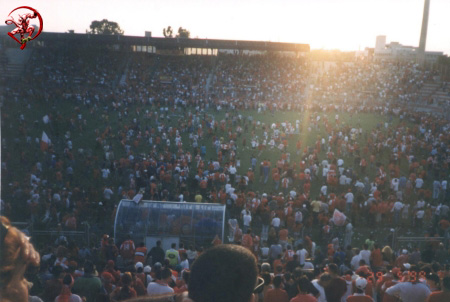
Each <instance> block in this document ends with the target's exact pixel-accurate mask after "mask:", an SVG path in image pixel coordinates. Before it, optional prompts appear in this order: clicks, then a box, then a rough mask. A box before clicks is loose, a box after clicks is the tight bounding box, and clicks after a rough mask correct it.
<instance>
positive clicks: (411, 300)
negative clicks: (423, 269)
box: [385, 282, 431, 302]
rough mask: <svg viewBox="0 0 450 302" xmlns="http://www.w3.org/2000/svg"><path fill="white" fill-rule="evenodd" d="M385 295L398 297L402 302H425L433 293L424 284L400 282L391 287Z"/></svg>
mask: <svg viewBox="0 0 450 302" xmlns="http://www.w3.org/2000/svg"><path fill="white" fill-rule="evenodd" d="M385 294H387V295H390V296H394V297H398V298H400V299H401V301H408V302H425V301H426V300H427V298H428V296H429V295H430V294H431V291H430V289H429V288H428V286H427V285H426V284H424V283H422V282H414V283H413V282H400V283H397V284H396V285H394V286H391V287H389V288H388V289H387V290H386V292H385Z"/></svg>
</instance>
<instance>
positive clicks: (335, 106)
mask: <svg viewBox="0 0 450 302" xmlns="http://www.w3.org/2000/svg"><path fill="white" fill-rule="evenodd" d="M55 53H58V52H55ZM121 55H122V54H114V53H113V52H111V53H107V55H104V56H102V57H99V59H98V60H97V61H96V60H93V59H92V58H89V56H88V55H85V56H83V52H82V51H80V52H78V51H76V49H74V50H72V52H71V53H70V55H67V56H65V55H62V56H60V57H59V56H58V55H52V54H51V52H44V51H42V50H39V49H37V50H36V51H35V53H34V54H33V57H32V60H33V61H32V64H30V67H29V68H30V69H31V70H30V75H32V76H28V77H25V81H26V84H28V85H27V89H25V90H18V89H15V88H16V87H14V86H12V87H11V88H9V89H7V91H6V94H5V96H3V99H2V102H3V106H4V108H6V109H10V110H2V201H1V212H2V215H4V216H7V217H10V218H11V220H14V221H29V222H30V224H31V225H32V226H33V228H35V229H43V230H48V229H53V230H57V231H60V232H61V234H63V233H62V231H67V230H69V231H75V230H79V229H80V228H81V226H82V223H88V224H90V225H91V232H92V234H93V235H94V236H92V238H93V239H92V240H93V242H94V244H92V243H91V242H84V243H83V242H78V243H77V242H75V241H73V240H72V238H67V237H65V236H64V235H61V236H58V238H57V239H56V241H53V240H52V242H51V244H50V245H48V244H47V243H48V242H45V243H44V241H41V242H35V244H36V247H37V248H38V250H39V252H40V255H41V259H40V268H39V273H38V272H37V271H36V269H35V270H33V269H32V268H30V269H29V271H27V274H26V277H27V280H28V281H30V282H32V283H33V284H32V285H30V295H31V296H36V295H39V296H40V297H41V298H42V299H43V301H80V296H83V297H85V298H86V300H87V301H88V302H90V301H109V300H112V301H122V300H125V299H128V298H133V297H136V296H147V295H153V294H156V295H158V294H165V293H181V292H183V291H186V290H187V289H188V288H189V287H188V286H187V284H190V283H189V282H190V281H189V273H188V271H189V269H191V265H192V263H195V261H194V260H195V259H196V258H197V257H198V256H199V255H201V254H202V253H206V252H203V247H195V246H191V247H189V249H187V250H185V249H184V247H182V246H180V247H178V249H177V247H173V248H172V249H169V250H167V251H164V250H162V249H161V247H159V248H158V247H154V248H152V249H151V250H150V251H148V253H147V250H146V248H145V247H144V246H143V244H141V243H140V242H139V244H138V245H136V244H137V243H136V244H135V243H134V242H133V241H132V238H129V239H128V240H126V241H125V242H123V243H122V242H114V240H113V239H112V238H109V236H108V234H110V235H111V234H112V226H113V221H114V217H115V211H116V208H117V204H118V202H119V201H120V200H121V199H132V198H133V197H134V196H135V195H136V194H137V193H139V192H141V193H142V194H143V199H145V200H158V201H179V202H186V201H189V202H191V201H192V202H213V203H222V204H224V205H226V209H227V210H226V219H227V226H226V227H227V233H228V236H227V237H226V238H224V240H225V242H227V243H235V244H238V245H242V246H243V247H245V248H247V249H248V250H249V251H251V253H252V254H253V255H254V256H255V257H256V259H257V260H258V263H259V264H260V268H259V272H258V273H259V276H260V277H261V278H262V279H263V280H264V286H262V288H263V289H262V292H261V293H258V294H257V296H256V297H255V299H259V300H260V301H290V300H291V299H293V301H295V302H297V301H315V300H314V299H317V300H318V301H371V300H370V299H374V300H377V301H393V300H390V299H394V298H393V297H394V296H399V297H400V298H401V299H402V300H403V301H427V299H428V301H445V300H436V299H440V298H436V297H435V296H439V295H440V296H442V297H444V296H446V297H447V296H448V292H449V290H450V288H449V277H446V276H448V275H449V273H448V266H447V265H449V263H448V261H449V254H448V249H449V238H450V223H449V192H448V184H447V180H448V175H449V166H448V165H449V162H450V154H449V147H448V146H449V133H450V132H449V127H450V124H449V123H448V121H446V120H444V119H441V118H439V117H437V116H434V115H430V114H424V113H422V112H416V111H415V110H414V108H411V107H409V106H408V104H409V103H410V102H416V101H417V97H418V91H419V89H420V87H421V85H422V84H423V83H424V82H425V81H426V80H427V79H429V77H430V76H432V74H431V73H430V72H427V71H423V70H421V69H419V68H418V66H416V65H414V64H405V65H400V64H372V63H355V64H354V65H343V64H341V65H337V66H334V67H331V68H330V69H329V70H325V71H324V70H322V69H321V70H318V69H317V68H316V67H314V66H312V64H311V62H308V61H307V60H305V59H293V58H287V57H279V56H275V55H268V56H250V57H247V56H238V57H235V56H219V57H217V58H210V57H165V56H147V55H145V56H146V57H145V58H144V55H143V54H134V55H129V56H127V57H125V58H122V59H120V56H121ZM75 65H77V66H79V67H75ZM120 68H123V70H124V72H123V74H117V70H120ZM35 78H36V79H35ZM121 83H122V84H124V85H121ZM291 111H294V112H299V113H302V116H303V118H302V120H296V121H295V122H294V121H289V120H286V121H283V122H271V123H264V122H261V121H260V119H261V117H265V118H266V119H267V120H270V119H273V118H274V116H282V115H284V114H286V113H288V112H291ZM36 112H39V113H42V112H47V114H45V115H44V114H42V115H41V116H44V117H43V118H42V117H41V116H38V115H37V114H36ZM361 113H371V114H376V115H378V116H380V122H379V123H378V124H377V126H376V127H375V128H373V129H364V128H363V126H361V124H362V123H363V121H361V117H360V114H361ZM344 115H349V116H350V120H351V121H352V123H348V122H345V120H344V119H343V116H344ZM330 117H331V118H330ZM333 117H334V118H333ZM394 120H400V122H394ZM355 121H357V122H355ZM43 130H45V131H47V132H48V134H49V137H51V143H49V142H48V141H47V140H46V139H44V137H42V138H39V137H40V136H41V132H42V131H43ZM316 131H317V132H318V131H322V132H320V133H324V135H322V136H320V135H319V136H317V138H316V139H314V143H313V144H309V145H308V144H307V142H306V140H305V139H303V138H305V134H306V135H308V134H309V135H311V133H316ZM248 134H251V135H250V136H248ZM36 135H38V136H39V137H37V138H35V136H36ZM292 146H295V148H293V147H292ZM267 150H270V151H271V154H274V155H273V156H274V157H272V158H265V157H261V154H266V153H265V152H266V151H267ZM293 150H294V151H293ZM248 155H250V156H248ZM241 158H246V159H247V158H249V161H248V162H245V163H244V162H243V161H242V160H241ZM8 224H9V222H8V221H7V220H5V221H4V222H2V226H3V225H8ZM367 226H374V229H373V232H372V234H367V239H366V240H365V241H363V244H362V245H361V246H355V245H354V244H353V245H352V241H353V237H354V235H355V234H358V233H359V230H358V228H361V229H362V228H367ZM386 228H387V229H388V230H389V229H390V228H392V230H393V232H391V233H390V234H389V235H387V236H386V237H385V238H384V242H379V238H378V237H379V236H377V238H376V239H374V238H373V237H374V236H375V235H377V234H376V233H377V232H376V230H377V229H383V230H386ZM399 229H405V230H414V232H415V233H417V234H421V235H424V236H426V237H430V240H429V241H426V246H425V247H423V248H421V249H420V248H419V246H410V247H405V248H400V249H399V250H393V249H392V247H391V246H392V239H393V238H392V236H394V234H395V232H397V231H398V230H399ZM2 231H3V230H2ZM25 232H26V230H25ZM98 234H105V235H104V236H103V237H101V238H99V237H97V236H98ZM95 235H97V236H95ZM365 235H366V234H365ZM18 236H19V235H18ZM358 243H359V244H360V242H358ZM211 245H221V242H220V239H219V238H214V239H213V238H211ZM88 246H91V247H90V248H88ZM206 251H208V249H206ZM34 262H36V261H34ZM3 263H4V262H3ZM3 263H2V274H4V273H6V272H8V271H9V270H10V268H5V270H3V268H4V267H6V265H4V264H3ZM3 276H4V275H2V278H3ZM304 276H306V278H304ZM358 276H359V277H358ZM218 278H219V277H218ZM153 281H155V282H153ZM5 284H6V283H5ZM312 286H313V287H312ZM283 288H284V289H283ZM439 289H441V290H442V292H441V293H437V294H435V293H433V294H431V292H433V291H436V290H439ZM411 292H414V297H410V296H405V295H410V294H411ZM71 293H73V294H71ZM75 295H79V296H75ZM364 295H366V296H365V297H366V298H352V297H351V296H354V297H360V296H361V297H364ZM367 296H368V297H370V298H368V297H367ZM391 296H392V297H391ZM440 296H439V297H440ZM77 297H78V298H77ZM191 298H192V297H191ZM347 298H348V299H347ZM55 299H56V300H55ZM364 299H365V300H364ZM194 301H197V300H195V298H194ZM199 301H200V300H198V301H197V302H199ZM236 301H238V300H236Z"/></svg>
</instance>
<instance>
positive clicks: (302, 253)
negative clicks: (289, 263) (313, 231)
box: [296, 249, 308, 264]
mask: <svg viewBox="0 0 450 302" xmlns="http://www.w3.org/2000/svg"><path fill="white" fill-rule="evenodd" d="M296 254H297V255H298V260H299V262H300V264H305V259H306V255H307V254H308V252H307V251H306V250H305V249H302V250H298V251H297V252H296Z"/></svg>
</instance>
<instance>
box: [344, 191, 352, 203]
mask: <svg viewBox="0 0 450 302" xmlns="http://www.w3.org/2000/svg"><path fill="white" fill-rule="evenodd" d="M353 198H354V196H353V193H352V192H348V193H347V194H345V199H346V200H347V203H353Z"/></svg>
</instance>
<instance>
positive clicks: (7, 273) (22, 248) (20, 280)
mask: <svg viewBox="0 0 450 302" xmlns="http://www.w3.org/2000/svg"><path fill="white" fill-rule="evenodd" d="M39 260H40V258H39V254H38V253H37V252H36V251H35V250H34V248H33V245H32V244H31V243H30V242H29V241H28V237H26V236H25V235H24V234H23V233H22V232H21V231H19V230H18V229H16V228H15V227H13V226H11V224H10V222H9V220H8V219H7V218H6V217H3V216H0V301H2V302H9V301H14V302H23V301H28V282H27V280H26V279H25V278H24V276H23V275H24V273H25V270H26V269H27V267H28V265H33V266H38V265H39Z"/></svg>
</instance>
